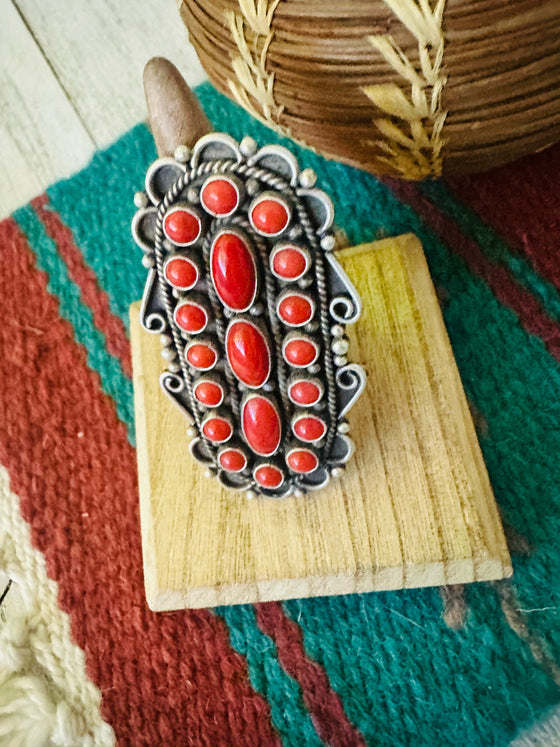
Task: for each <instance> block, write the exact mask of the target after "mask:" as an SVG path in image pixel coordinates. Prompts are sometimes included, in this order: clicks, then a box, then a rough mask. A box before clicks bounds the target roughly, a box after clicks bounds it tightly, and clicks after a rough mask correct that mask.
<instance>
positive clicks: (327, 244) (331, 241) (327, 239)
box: [321, 233, 336, 252]
mask: <svg viewBox="0 0 560 747" xmlns="http://www.w3.org/2000/svg"><path fill="white" fill-rule="evenodd" d="M335 246H336V239H335V237H334V236H333V235H332V233H327V234H325V236H323V238H322V239H321V247H322V248H323V249H324V250H325V251H326V252H332V250H333V249H334V248H335Z"/></svg>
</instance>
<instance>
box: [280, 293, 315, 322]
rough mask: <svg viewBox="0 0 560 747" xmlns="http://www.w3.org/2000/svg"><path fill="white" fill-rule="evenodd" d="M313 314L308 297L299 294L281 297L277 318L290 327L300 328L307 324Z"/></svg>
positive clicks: (311, 303)
mask: <svg viewBox="0 0 560 747" xmlns="http://www.w3.org/2000/svg"><path fill="white" fill-rule="evenodd" d="M313 313H314V308H313V302H312V301H311V299H310V298H309V296H304V295H303V294H301V293H291V294H290V295H289V296H283V298H282V299H281V300H280V303H279V304H278V316H279V317H280V319H281V320H282V321H283V322H285V323H286V324H289V325H290V327H301V325H302V324H307V322H308V321H309V320H310V319H311V317H312V316H313Z"/></svg>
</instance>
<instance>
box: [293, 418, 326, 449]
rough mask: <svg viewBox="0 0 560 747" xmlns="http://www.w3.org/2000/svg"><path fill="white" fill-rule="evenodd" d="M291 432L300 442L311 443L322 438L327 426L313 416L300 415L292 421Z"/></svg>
mask: <svg viewBox="0 0 560 747" xmlns="http://www.w3.org/2000/svg"><path fill="white" fill-rule="evenodd" d="M292 430H293V432H294V434H295V435H296V436H297V437H298V438H299V439H300V441H306V442H307V443H313V441H318V440H319V439H320V438H323V436H324V435H325V432H326V430H327V426H326V425H325V423H324V422H323V421H322V420H321V418H316V417H314V416H313V415H302V416H301V417H299V418H297V420H295V421H294V423H293V425H292Z"/></svg>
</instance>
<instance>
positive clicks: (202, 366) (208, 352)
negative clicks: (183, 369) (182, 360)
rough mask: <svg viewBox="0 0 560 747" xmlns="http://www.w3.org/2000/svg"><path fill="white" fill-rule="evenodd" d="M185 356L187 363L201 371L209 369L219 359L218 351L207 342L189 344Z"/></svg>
mask: <svg viewBox="0 0 560 747" xmlns="http://www.w3.org/2000/svg"><path fill="white" fill-rule="evenodd" d="M185 357H186V359H187V363H189V364H190V365H191V366H192V367H193V368H196V369H198V370H199V371H208V369H209V368H212V366H215V365H216V361H217V360H218V355H217V353H216V351H215V350H214V349H213V348H212V347H211V346H210V345H208V343H205V342H195V343H193V344H192V345H189V346H188V348H187V352H186V355H185Z"/></svg>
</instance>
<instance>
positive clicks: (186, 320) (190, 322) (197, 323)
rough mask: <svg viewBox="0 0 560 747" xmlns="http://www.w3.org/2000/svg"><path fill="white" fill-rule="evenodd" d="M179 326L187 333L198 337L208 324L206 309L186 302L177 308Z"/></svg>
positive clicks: (176, 316) (176, 314)
mask: <svg viewBox="0 0 560 747" xmlns="http://www.w3.org/2000/svg"><path fill="white" fill-rule="evenodd" d="M175 321H176V322H177V326H178V327H180V328H181V329H182V330H184V331H185V332H189V333H190V334H192V335H196V334H198V333H199V332H202V330H203V329H204V328H205V327H206V325H207V324H208V314H207V313H206V309H204V307H203V306H201V305H200V304H198V303H195V302H194V301H185V303H182V304H179V305H178V306H177V307H176V308H175Z"/></svg>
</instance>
